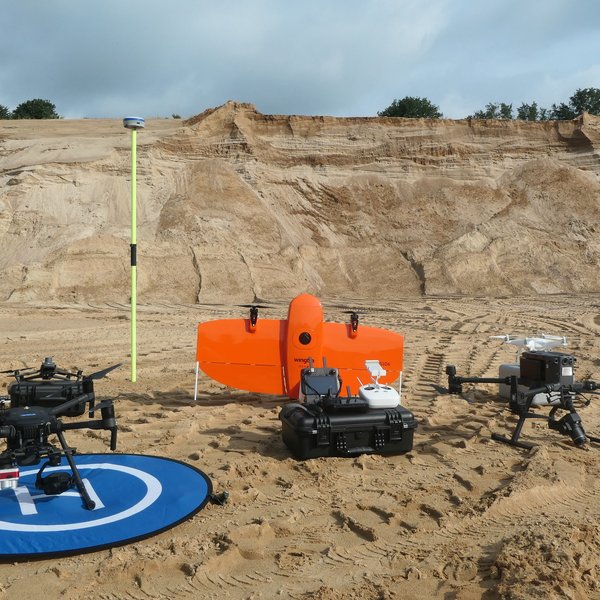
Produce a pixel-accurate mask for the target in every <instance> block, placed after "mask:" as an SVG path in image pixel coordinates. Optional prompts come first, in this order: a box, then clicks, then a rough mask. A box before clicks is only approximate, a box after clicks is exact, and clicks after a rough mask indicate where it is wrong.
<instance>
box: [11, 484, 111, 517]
mask: <svg viewBox="0 0 600 600" xmlns="http://www.w3.org/2000/svg"><path fill="white" fill-rule="evenodd" d="M83 485H84V487H85V489H86V490H87V493H88V494H89V495H90V498H91V499H92V500H93V501H94V502H95V503H96V507H95V508H94V510H98V509H99V508H104V504H102V500H100V498H99V497H98V494H97V493H96V490H95V489H94V488H93V487H92V484H91V483H90V482H89V481H88V480H87V479H83ZM60 495H61V496H71V497H79V496H80V494H79V490H69V491H67V492H63V493H62V494H60ZM15 496H16V497H17V502H18V503H19V509H20V510H21V514H22V515H23V516H24V517H26V516H28V515H37V514H38V511H37V508H36V506H35V501H36V500H38V499H39V498H52V497H53V496H52V495H50V496H47V495H46V494H44V493H43V492H42V493H40V494H34V495H32V494H31V493H30V491H29V489H28V488H27V487H25V486H24V485H20V486H18V487H17V488H15Z"/></svg>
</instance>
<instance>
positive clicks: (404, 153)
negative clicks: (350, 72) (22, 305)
mask: <svg viewBox="0 0 600 600" xmlns="http://www.w3.org/2000/svg"><path fill="white" fill-rule="evenodd" d="M599 141H600V118H597V117H591V116H588V115H584V116H583V117H582V118H580V119H578V120H575V121H567V122H545V123H529V122H522V121H475V120H473V121H469V120H463V121H449V120H424V119H390V118H334V117H310V116H273V115H262V114H260V113H259V112H257V111H256V109H255V108H254V106H252V105H249V104H239V103H235V102H229V103H227V104H225V105H223V106H221V107H219V108H216V109H211V110H207V111H205V112H203V113H201V114H200V115H198V116H196V117H194V118H192V119H189V120H187V121H183V122H182V121H179V120H160V119H156V120H153V119H150V120H148V122H147V127H146V129H145V130H144V131H143V132H141V133H140V134H139V135H138V159H139V160H138V204H139V208H138V245H139V268H138V273H139V275H138V277H139V294H140V300H141V301H145V302H149V303H151V302H155V301H168V302H185V303H193V302H196V301H201V302H214V301H224V300H246V301H247V300H252V299H253V298H255V297H256V298H261V299H265V300H269V299H289V298H290V297H292V296H293V295H294V294H296V293H298V292H301V291H309V292H313V293H317V294H320V295H321V296H329V297H333V296H342V297H363V298H369V297H373V295H376V296H377V297H378V298H382V299H385V298H395V297H398V296H414V295H419V294H427V295H435V294H456V293H459V294H495V295H505V294H513V293H519V294H531V293H542V294H544V293H558V292H582V291H583V292H585V291H592V290H596V289H598V280H597V266H598V262H599V256H600V193H599V192H600V180H599V175H600V155H599V154H598V143H599ZM129 145H130V140H129V135H128V131H127V130H125V129H123V127H122V125H121V123H120V122H119V121H117V120H115V121H112V120H81V121H3V122H1V123H0V211H1V212H0V275H1V277H0V282H1V283H0V299H8V300H38V299H48V298H50V299H57V300H64V301H78V300H89V299H94V300H98V301H111V300H113V301H122V302H126V301H127V299H128V291H129V286H128V279H129V248H128V245H129V228H130V216H129V215H130V210H129V193H130V192H129V189H130V188H129V186H130V146H129Z"/></svg>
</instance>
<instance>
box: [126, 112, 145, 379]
mask: <svg viewBox="0 0 600 600" xmlns="http://www.w3.org/2000/svg"><path fill="white" fill-rule="evenodd" d="M144 125H145V121H144V119H143V118H142V117H125V118H124V119H123V127H125V128H126V129H130V130H131V381H132V382H135V381H136V380H137V198H136V192H137V190H136V186H137V181H136V177H137V173H136V164H137V159H136V144H137V139H136V138H137V136H136V133H137V130H138V129H143V128H144Z"/></svg>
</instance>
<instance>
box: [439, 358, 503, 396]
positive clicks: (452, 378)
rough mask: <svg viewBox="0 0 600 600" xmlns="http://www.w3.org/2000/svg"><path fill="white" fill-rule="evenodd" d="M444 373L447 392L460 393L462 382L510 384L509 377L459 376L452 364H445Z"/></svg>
mask: <svg viewBox="0 0 600 600" xmlns="http://www.w3.org/2000/svg"><path fill="white" fill-rule="evenodd" d="M446 375H448V393H450V394H462V384H463V383H504V384H506V385H510V384H511V382H510V380H511V378H510V377H460V376H459V375H457V374H456V367H455V366H454V365H447V366H446Z"/></svg>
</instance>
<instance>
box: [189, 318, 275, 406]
mask: <svg viewBox="0 0 600 600" xmlns="http://www.w3.org/2000/svg"><path fill="white" fill-rule="evenodd" d="M285 325H286V322H285V321H278V320H273V319H260V320H259V322H258V325H257V327H256V328H255V330H254V331H252V330H251V326H250V320H249V319H220V320H218V321H208V322H206V323H200V324H199V325H198V345H197V349H196V360H197V361H198V364H199V365H200V368H201V369H202V370H203V371H204V372H205V373H206V374H207V375H208V376H209V377H212V379H215V380H216V381H218V382H220V383H223V384H225V385H228V386H230V387H235V388H238V389H241V390H248V391H251V392H259V393H263V394H285V393H286V391H285V376H284V370H283V352H284V349H285Z"/></svg>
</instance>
